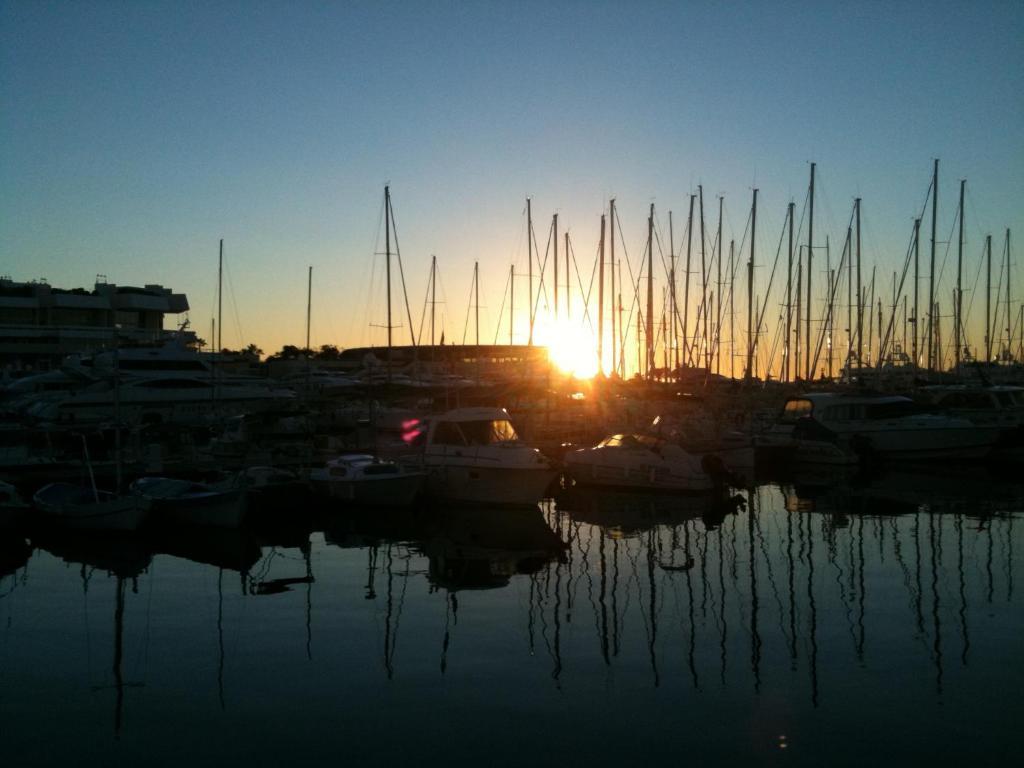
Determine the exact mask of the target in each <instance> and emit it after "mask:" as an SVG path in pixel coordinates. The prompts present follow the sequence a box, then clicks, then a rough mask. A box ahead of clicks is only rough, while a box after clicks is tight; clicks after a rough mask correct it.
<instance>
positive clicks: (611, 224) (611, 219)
mask: <svg viewBox="0 0 1024 768" xmlns="http://www.w3.org/2000/svg"><path fill="white" fill-rule="evenodd" d="M608 244H609V245H610V246H611V249H610V255H611V263H610V264H609V266H610V267H611V270H612V285H611V288H612V295H611V305H612V307H611V309H612V373H613V374H614V373H615V372H616V371H617V370H618V368H617V367H616V361H617V358H616V356H615V349H616V347H617V346H618V337H617V335H616V330H615V328H616V323H615V300H616V297H617V296H618V294H617V293H616V292H615V198H614V197H613V198H612V199H611V200H609V201H608ZM619 303H620V304H621V303H622V302H621V301H620V302H619ZM621 322H622V321H621V318H620V320H619V324H620V325H621Z"/></svg>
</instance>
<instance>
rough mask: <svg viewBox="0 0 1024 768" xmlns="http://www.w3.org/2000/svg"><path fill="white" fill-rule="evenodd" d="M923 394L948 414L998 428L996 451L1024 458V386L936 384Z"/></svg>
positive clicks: (1005, 456) (1004, 454) (924, 389)
mask: <svg viewBox="0 0 1024 768" xmlns="http://www.w3.org/2000/svg"><path fill="white" fill-rule="evenodd" d="M921 394H922V395H923V396H924V397H925V398H927V400H928V402H929V403H930V404H931V405H932V406H934V407H935V408H937V409H939V411H940V412H942V413H944V414H946V415H947V416H955V417H957V418H961V419H967V420H968V421H970V422H972V423H973V424H977V425H978V426H982V427H995V428H996V429H998V430H999V437H998V440H997V443H996V451H997V452H998V454H999V455H1000V456H1001V457H1002V458H1014V459H1018V460H1019V459H1021V458H1024V387H1015V386H1008V385H999V384H997V385H990V386H982V385H968V384H954V385H934V386H930V387H924V388H922V390H921Z"/></svg>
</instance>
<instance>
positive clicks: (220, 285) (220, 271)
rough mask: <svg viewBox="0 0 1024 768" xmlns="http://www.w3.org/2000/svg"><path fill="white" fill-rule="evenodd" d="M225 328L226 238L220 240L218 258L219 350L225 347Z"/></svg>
mask: <svg viewBox="0 0 1024 768" xmlns="http://www.w3.org/2000/svg"><path fill="white" fill-rule="evenodd" d="M223 328H224V239H223V238H221V241H220V256H219V257H218V259H217V349H216V351H217V352H220V351H222V350H223V349H224V344H223V342H224V339H223V338H222V335H223Z"/></svg>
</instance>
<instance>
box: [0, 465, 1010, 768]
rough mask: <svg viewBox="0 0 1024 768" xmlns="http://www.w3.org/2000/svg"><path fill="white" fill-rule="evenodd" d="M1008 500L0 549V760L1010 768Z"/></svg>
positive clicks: (334, 528)
mask: <svg viewBox="0 0 1024 768" xmlns="http://www.w3.org/2000/svg"><path fill="white" fill-rule="evenodd" d="M1022 497H1024V492H1022V489H1021V488H1020V487H1017V486H1010V485H1006V484H1002V483H999V482H996V481H994V480H993V479H992V478H990V477H988V476H986V475H983V474H981V475H976V474H974V473H972V472H968V473H964V474H961V473H954V474H951V473H949V472H946V473H945V474H944V475H942V476H935V475H930V474H927V473H913V472H900V473H893V474H888V475H885V476H880V477H875V478H872V479H870V480H864V479H860V478H849V477H827V478H820V477H798V478H794V479H793V480H792V481H791V482H789V483H788V484H784V485H778V484H773V485H761V486H756V487H751V488H747V489H740V490H737V491H734V492H733V493H732V495H726V496H723V497H721V498H707V497H696V498H687V497H683V498H679V497H672V498H664V497H657V496H633V495H621V494H614V493H600V494H589V495H588V494H584V493H566V494H564V495H563V496H560V497H559V498H557V499H555V500H551V501H547V502H545V503H544V504H542V505H541V506H540V507H539V508H538V509H535V510H525V511H508V510H501V511H499V510H479V509H466V510H444V511H428V510H416V511H413V512H407V513H381V512H379V511H376V512H373V513H365V514H364V513H355V514H349V513H346V514H341V513H338V512H320V511H315V510H313V511H310V514H308V515H305V516H304V517H302V518H296V516H295V511H294V510H282V516H283V515H284V513H285V512H287V513H288V515H289V519H290V520H293V521H296V522H293V523H292V524H291V525H289V526H288V527H285V528H282V527H280V526H274V525H268V524H266V523H261V524H260V525H259V526H258V527H256V528H252V529H250V528H245V529H242V530H240V531H234V532H224V531H213V532H207V531H195V532H179V533H176V534H170V533H161V534H159V536H156V535H140V536H130V537H124V536H122V537H118V538H111V537H102V536H95V535H93V536H67V535H63V536H60V537H54V536H52V535H46V534H45V533H43V532H34V531H18V532H15V531H4V532H0V545H2V546H0V628H2V629H0V633H2V635H0V722H2V723H3V726H4V753H3V754H4V756H5V762H6V761H10V762H9V764H11V765H15V764H17V765H22V764H56V763H60V762H66V761H70V760H76V761H81V760H82V759H83V758H84V759H85V760H86V762H87V763H97V764H99V763H110V762H116V761H124V762H139V763H141V762H143V761H145V762H147V763H150V764H158V765H159V764H172V763H181V761H182V760H186V761H188V760H192V761H197V762H199V763H202V764H205V763H211V762H230V763H241V762H245V763H249V764H257V765H258V764H267V763H270V762H279V761H280V759H281V757H282V756H284V755H285V754H294V753H295V752H296V750H301V754H303V755H308V756H310V757H316V756H322V757H323V758H324V759H331V760H335V759H338V758H339V757H342V756H343V757H344V758H345V759H347V760H349V761H354V762H355V763H358V764H361V765H362V764H393V763H395V762H396V761H398V760H403V759H416V760H422V759H424V758H427V759H429V760H432V761H433V760H442V759H443V760H445V761H446V762H447V763H456V764H469V763H479V762H480V761H481V760H487V761H488V762H489V763H495V762H496V763H499V764H502V763H507V762H513V761H515V762H522V760H524V759H527V760H530V761H531V762H541V763H546V762H556V761H558V762H561V761H564V760H572V761H577V760H588V761H592V762H598V763H607V762H612V761H622V760H627V761H630V762H633V761H636V760H637V759H643V760H645V761H648V760H650V761H653V760H664V761H678V760H680V759H681V758H682V757H683V756H686V757H689V758H700V759H703V760H711V761H712V762H716V763H717V762H728V761H736V760H744V759H747V760H749V759H755V760H765V759H767V758H768V757H769V756H770V755H772V754H781V753H782V751H783V750H784V751H785V758H786V760H787V761H789V762H796V763H798V764H804V765H811V764H822V763H828V764H852V763H855V762H862V761H863V760H868V759H874V760H883V761H886V762H891V761H894V760H897V759H900V760H905V761H909V762H911V763H915V764H916V763H919V762H923V761H924V760H933V759H941V760H943V761H947V762H948V761H950V760H953V759H963V760H967V759H971V760H975V761H977V760H979V759H981V760H982V762H987V761H992V760H995V759H998V758H999V757H1009V756H1010V750H1011V749H1012V748H1013V747H1014V742H1015V738H1016V737H1015V735H1014V734H1015V733H1016V728H1017V723H1016V719H1017V718H1016V717H1015V714H1014V713H1019V711H1020V704H1019V691H1020V690H1021V689H1022V685H1021V684H1022V683H1024V662H1022V661H1021V659H1020V656H1019V650H1020V638H1021V637H1024V610H1022V605H1021V598H1020V595H1019V591H1018V590H1016V589H1015V584H1014V578H1015V573H1014V567H1015V563H1014V554H1015V551H1019V550H1020V546H1021V542H1020V541H1019V539H1020V535H1021V534H1020V531H1021V528H1022V526H1021V525H1020V523H1019V517H1020V515H1021V510H1022V508H1024V503H1022V501H1021V499H1022ZM273 517H274V516H273V515H272V514H271V515H264V516H263V518H264V519H272V518H273ZM58 723H59V724H60V726H59V728H58V727H56V724H58ZM185 734H187V737H186V736H185ZM531 755H532V756H533V757H531Z"/></svg>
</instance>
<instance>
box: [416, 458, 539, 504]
mask: <svg viewBox="0 0 1024 768" xmlns="http://www.w3.org/2000/svg"><path fill="white" fill-rule="evenodd" d="M427 472H428V474H427V489H428V492H429V494H430V497H431V498H433V499H435V500H438V501H445V502H453V503H457V504H483V505H487V506H507V507H531V506H534V505H536V504H537V502H539V501H540V500H541V499H543V498H544V497H545V495H546V493H547V490H548V487H549V486H550V485H551V483H552V481H553V480H554V479H555V477H556V476H557V474H558V473H557V472H556V471H555V470H553V469H550V468H549V467H479V466H473V465H471V464H465V465H461V464H433V465H432V464H430V463H429V462H428V464H427Z"/></svg>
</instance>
